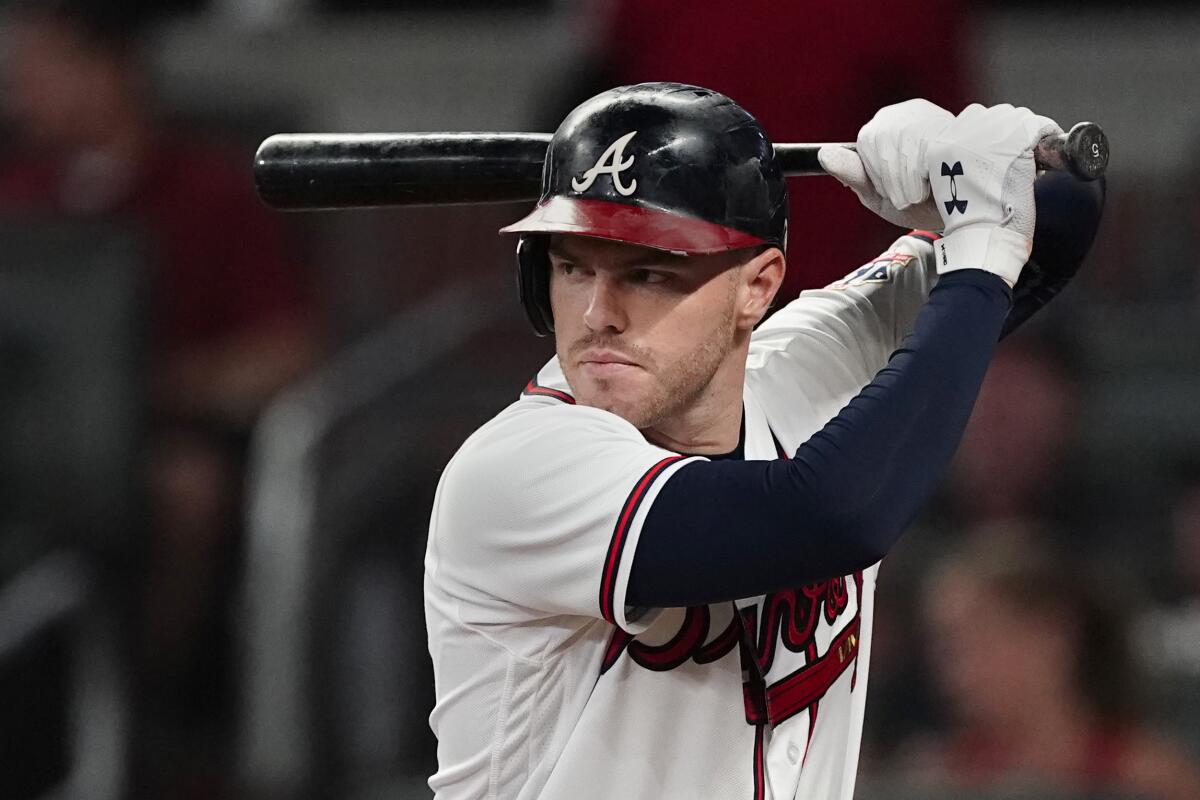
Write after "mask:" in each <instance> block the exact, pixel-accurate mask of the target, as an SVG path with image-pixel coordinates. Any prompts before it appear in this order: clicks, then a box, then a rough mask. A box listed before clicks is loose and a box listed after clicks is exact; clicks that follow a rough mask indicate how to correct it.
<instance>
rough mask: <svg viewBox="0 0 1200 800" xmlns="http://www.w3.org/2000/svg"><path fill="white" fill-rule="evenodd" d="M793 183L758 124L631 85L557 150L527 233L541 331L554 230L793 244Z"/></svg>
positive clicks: (722, 101)
mask: <svg viewBox="0 0 1200 800" xmlns="http://www.w3.org/2000/svg"><path fill="white" fill-rule="evenodd" d="M787 207H788V204H787V186H786V184H785V182H784V179H783V173H782V172H781V171H780V169H779V165H778V164H777V163H776V161H775V150H774V147H773V146H772V145H771V140H770V139H769V138H767V134H766V133H765V132H764V131H763V129H762V126H761V125H759V124H758V120H756V119H754V117H752V116H750V114H749V113H747V112H746V111H745V110H744V109H743V108H742V107H741V106H739V105H738V104H737V103H735V102H733V101H732V100H730V99H729V98H728V97H726V96H725V95H722V94H719V93H717V92H714V91H711V90H709V89H702V88H700V87H698V86H687V85H685V84H680V83H642V84H638V85H636V86H621V87H618V88H616V89H612V90H610V91H607V92H603V93H601V94H598V95H596V96H595V97H593V98H591V99H590V100H587V101H585V102H584V103H583V104H582V105H580V106H579V107H578V108H576V109H575V110H574V111H572V112H571V113H570V114H568V115H567V118H566V119H565V120H563V123H562V124H561V125H559V126H558V130H557V131H555V133H554V136H553V137H552V138H551V140H550V146H549V147H548V148H547V150H546V161H545V163H544V164H543V166H542V195H541V198H540V199H539V200H538V204H537V207H536V208H535V209H534V210H533V212H532V213H531V214H529V215H528V216H527V217H525V218H524V219H522V220H520V221H519V222H517V223H515V224H513V225H509V226H508V227H506V228H502V229H501V230H500V232H501V233H519V234H520V235H521V237H520V239H519V240H518V242H517V273H518V280H519V285H520V290H521V302H522V303H523V304H524V306H525V311H526V313H528V314H529V320H530V321H531V322H532V323H533V327H534V329H535V330H536V331H537V332H538V334H539V335H543V336H544V335H546V334H548V333H551V332H553V330H554V319H553V317H552V315H551V313H550V262H549V257H548V255H547V245H548V243H549V239H550V236H549V234H552V233H572V234H577V235H581V236H593V237H597V238H600V239H611V240H615V241H619V242H627V243H629V244H637V245H643V246H645V247H653V248H657V249H660V250H667V251H670V252H672V253H679V254H685V255H702V254H705V253H717V252H720V251H723V250H734V249H738V248H743V247H755V246H763V245H766V246H774V247H778V248H780V249H781V250H782V249H784V247H785V245H786V239H787Z"/></svg>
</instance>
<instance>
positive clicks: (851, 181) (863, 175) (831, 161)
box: [817, 144, 875, 195]
mask: <svg viewBox="0 0 1200 800" xmlns="http://www.w3.org/2000/svg"><path fill="white" fill-rule="evenodd" d="M817 161H819V162H821V166H822V167H823V168H824V169H825V171H826V172H828V173H829V174H830V175H832V176H833V177H835V178H837V180H838V181H839V182H840V183H841V184H842V185H843V186H846V187H848V188H850V189H853V190H854V192H855V194H858V195H862V194H863V193H864V192H868V193H870V194H875V191H874V187H873V186H872V185H871V179H870V177H868V175H867V171H866V168H865V167H864V166H863V161H862V159H861V158H859V157H858V153H856V152H854V151H853V150H851V149H849V148H846V147H842V146H840V145H836V144H827V145H824V146H822V147H821V149H819V150H817Z"/></svg>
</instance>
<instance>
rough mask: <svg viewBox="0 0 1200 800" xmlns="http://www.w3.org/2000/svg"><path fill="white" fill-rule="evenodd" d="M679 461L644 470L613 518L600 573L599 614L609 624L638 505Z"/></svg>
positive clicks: (674, 458)
mask: <svg viewBox="0 0 1200 800" xmlns="http://www.w3.org/2000/svg"><path fill="white" fill-rule="evenodd" d="M683 458H684V457H683V456H668V457H667V458H664V459H663V460H662V461H659V462H658V463H657V464H655V465H654V466H653V467H651V468H650V469H648V470H646V474H645V475H643V476H642V479H641V480H639V481H638V482H637V485H636V486H635V487H634V488H633V491H632V492H631V493H630V494H629V498H628V499H627V500H626V501H625V506H624V507H623V508H622V509H621V514H620V515H619V516H618V517H617V525H616V527H615V528H613V535H612V541H611V542H610V543H609V545H608V557H607V558H606V559H605V561H604V572H603V574H602V575H601V578H600V615H601V616H602V617H604V618H605V619H606V620H608V621H609V622H611V623H612V624H613V625H616V624H617V618H616V614H615V613H614V609H613V606H614V604H615V601H616V593H617V567H618V566H619V565H620V564H621V552H622V551H623V550H624V549H625V542H626V540H627V539H628V538H629V529H630V527H632V525H633V518H634V516H635V515H636V514H637V510H638V507H639V506H640V505H641V504H642V500H643V499H644V498H645V497H646V490H647V489H649V488H650V485H651V484H652V483H654V480H655V478H657V477H658V476H659V475H661V474H662V471H663V470H664V469H666V468H667V467H668V466H669V465H671V464H674V463H675V462H676V461H680V460H682V459H683Z"/></svg>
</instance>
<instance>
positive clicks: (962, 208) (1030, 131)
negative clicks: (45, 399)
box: [925, 104, 1062, 286]
mask: <svg viewBox="0 0 1200 800" xmlns="http://www.w3.org/2000/svg"><path fill="white" fill-rule="evenodd" d="M1056 133H1062V128H1060V127H1059V126H1058V124H1057V123H1056V122H1054V120H1052V119H1049V118H1047V117H1041V116H1038V115H1037V114H1034V113H1033V112H1032V111H1030V110H1029V109H1027V108H1014V107H1012V106H1010V105H998V106H992V107H991V108H985V107H984V106H981V105H979V104H973V105H970V106H967V108H966V109H964V110H963V112H962V113H961V114H959V115H958V116H957V117H955V118H954V120H953V121H952V122H951V123H950V124H948V125H946V126H945V127H944V128H942V129H941V130H940V131H939V132H938V133H937V135H936V136H935V137H934V139H933V141H932V142H930V143H929V146H928V148H927V152H926V153H925V165H926V169H927V170H928V174H929V181H930V184H931V186H932V187H933V198H934V200H935V207H936V209H937V212H938V214H939V215H940V216H941V218H942V222H943V224H942V230H943V234H942V239H941V240H939V241H938V243H937V251H938V254H937V268H938V272H939V273H945V272H950V271H953V270H958V269H982V270H986V271H987V272H991V273H994V274H996V275H999V276H1000V277H1001V278H1003V279H1004V280H1005V281H1006V282H1007V283H1008V285H1009V286H1014V285H1016V282H1017V278H1018V277H1019V276H1020V274H1021V268H1022V267H1023V266H1024V265H1025V262H1026V261H1028V260H1029V253H1030V251H1031V250H1032V248H1033V226H1034V221H1035V212H1034V202H1033V181H1034V178H1035V177H1036V175H1037V169H1036V167H1035V166H1034V163H1033V147H1034V145H1036V144H1037V143H1038V141H1039V140H1040V139H1041V138H1042V137H1044V136H1047V135H1050V134H1056Z"/></svg>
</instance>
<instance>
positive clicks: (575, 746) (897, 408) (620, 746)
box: [425, 84, 1060, 800]
mask: <svg viewBox="0 0 1200 800" xmlns="http://www.w3.org/2000/svg"><path fill="white" fill-rule="evenodd" d="M1058 132H1060V129H1059V127H1058V126H1057V125H1056V124H1055V123H1054V122H1053V121H1051V120H1049V119H1047V118H1045V117H1040V116H1037V115H1035V114H1033V113H1031V112H1030V111H1028V110H1027V109H1022V108H1013V107H1011V106H997V107H993V108H984V107H982V106H977V105H974V106H970V107H969V108H967V109H966V110H965V111H964V112H962V113H961V114H959V115H958V116H954V115H952V114H950V113H949V112H947V111H945V110H943V109H941V108H938V107H936V106H934V105H932V104H930V103H927V102H924V101H909V102H908V103H903V104H900V105H898V106H891V107H889V108H885V109H884V110H882V111H880V112H879V113H878V114H877V115H876V116H875V118H874V119H873V120H872V121H871V122H870V123H868V124H867V126H866V127H864V128H863V130H862V131H861V132H860V135H859V138H858V142H857V152H855V151H851V150H847V149H841V148H835V147H830V148H826V149H825V150H823V151H822V153H821V160H822V163H823V164H824V166H825V167H826V169H827V170H828V171H829V172H831V173H832V174H834V175H835V176H836V177H838V178H839V179H840V180H841V181H842V182H843V183H845V184H847V185H848V186H850V187H851V188H852V189H854V191H856V192H857V193H858V194H859V196H860V198H862V200H863V202H864V203H865V204H866V205H868V207H870V208H872V209H873V210H874V211H876V212H877V213H879V214H881V215H882V216H884V217H885V218H887V219H890V220H892V221H895V222H898V223H901V224H904V225H906V226H912V225H914V224H918V225H920V226H928V227H932V228H934V229H936V230H940V231H941V232H942V233H941V235H940V236H935V235H933V234H927V233H919V232H914V233H911V234H909V235H905V236H902V237H900V238H899V239H898V240H897V241H896V242H895V244H894V245H893V246H892V247H891V248H890V249H889V250H888V252H886V253H885V254H883V255H882V256H880V257H879V258H877V259H875V260H873V261H871V262H870V263H868V264H867V265H865V266H863V267H862V268H861V269H858V270H856V271H854V272H852V273H851V274H850V275H849V276H847V277H846V278H845V279H844V280H843V281H841V282H839V283H836V284H834V285H832V286H830V287H828V288H826V289H824V290H819V291H810V292H805V293H804V294H802V295H801V296H800V297H799V298H798V299H797V300H795V301H793V302H792V303H789V304H788V305H786V306H784V307H783V308H781V309H779V310H778V311H777V312H776V313H775V314H774V315H773V316H772V317H771V318H770V319H769V320H767V321H766V322H765V323H763V324H762V325H759V323H760V321H762V320H763V318H764V317H765V315H766V314H767V311H768V309H769V307H770V306H771V303H772V300H773V298H774V295H775V292H776V290H777V289H778V287H779V285H780V282H781V281H782V279H783V275H784V269H785V256H784V251H785V245H786V242H785V240H786V209H787V192H786V188H785V184H784V180H783V178H782V176H781V174H780V172H779V169H778V166H777V164H776V162H775V160H774V156H773V149H772V145H771V142H770V140H769V139H768V138H767V136H766V134H765V133H764V132H763V130H762V128H761V127H760V126H759V125H758V123H757V122H756V121H755V119H754V118H753V117H752V116H750V115H749V114H748V113H747V112H746V111H744V110H743V109H742V108H740V107H739V106H738V105H737V104H735V103H734V102H733V101H731V100H730V99H728V98H726V97H724V96H722V95H720V94H717V93H715V92H712V91H708V90H705V89H701V88H698V87H694V86H684V85H679V84H642V85H638V86H633V87H622V88H619V89H615V90H612V91H609V92H605V93H603V94H600V95H598V96H596V97H594V98H592V99H591V100H589V101H587V102H585V103H584V104H582V105H581V106H579V107H578V108H577V109H575V110H574V111H573V112H572V113H571V114H570V115H569V116H568V117H567V118H566V120H565V121H564V122H563V123H562V125H561V126H560V127H559V128H558V130H557V132H556V133H555V134H554V137H553V139H552V141H551V143H550V147H549V150H548V152H547V155H546V162H545V167H544V173H543V193H542V197H541V200H540V201H539V203H538V205H537V207H536V208H535V210H534V211H533V212H532V213H531V214H530V215H529V216H527V217H526V218H524V219H522V220H521V221H519V222H517V223H516V224H514V225H511V226H509V227H508V228H506V229H504V232H507V233H515V234H518V235H519V240H518V247H517V260H518V269H519V276H520V281H521V293H522V300H523V302H524V305H525V307H526V309H527V311H528V313H529V316H530V319H531V321H532V323H533V325H534V327H535V328H536V329H537V330H538V331H539V332H540V333H543V334H551V333H552V334H553V335H554V337H555V344H556V357H555V358H554V359H552V360H551V361H550V362H549V363H548V364H546V366H545V367H544V368H543V369H542V370H541V371H540V372H539V373H538V374H537V376H536V377H535V378H534V379H533V380H531V381H529V383H528V385H527V386H526V388H525V391H524V393H523V394H522V396H521V398H520V399H519V400H517V401H516V402H515V403H513V404H512V405H510V406H509V407H508V408H506V409H504V410H503V411H501V412H500V413H499V414H498V415H497V416H496V417H495V418H493V419H492V420H491V421H490V422H488V423H487V424H485V425H484V426H483V427H482V428H480V429H479V430H478V431H476V432H475V434H473V435H472V436H471V437H470V438H469V439H468V440H467V441H466V443H464V444H463V446H462V448H461V449H460V450H459V451H458V453H457V454H456V455H455V456H454V458H453V459H452V460H451V461H450V463H449V465H448V466H447V467H446V470H445V473H444V474H443V476H442V480H441V483H440V485H439V487H438V492H437V496H436V499H435V501H434V508H433V513H432V518H431V521H430V533H429V545H428V552H427V555H426V560H425V610H426V618H427V624H428V629H429V648H430V653H431V655H432V658H433V664H434V670H435V679H436V694H437V705H436V708H435V709H434V711H433V713H432V715H431V717H430V724H431V726H432V728H433V730H434V733H435V734H436V735H437V737H438V740H439V745H438V761H439V769H438V771H437V773H436V774H435V775H434V776H433V777H432V778H431V779H430V785H431V786H432V788H433V789H434V790H435V792H436V793H437V796H438V797H441V798H468V797H470V798H479V797H487V798H534V797H542V798H570V799H571V800H585V799H586V798H698V797H715V798H754V800H762V799H763V798H844V799H845V800H849V798H850V797H851V796H852V794H853V788H854V779H855V771H856V765H857V758H858V749H859V740H860V735H861V730H862V721H863V707H864V697H865V692H866V685H867V670H868V660H869V658H868V657H869V653H870V642H871V621H872V598H873V594H874V586H875V577H876V572H877V570H878V562H879V560H880V559H881V558H882V557H883V556H884V554H885V553H887V551H888V549H889V547H891V545H892V543H893V542H894V541H895V540H896V539H897V537H898V536H899V534H900V533H901V531H902V530H903V529H904V527H905V525H906V524H907V523H908V522H909V520H910V519H911V518H912V517H913V515H914V514H915V513H916V512H917V510H918V509H919V508H920V507H921V505H922V504H923V503H924V502H925V500H926V499H927V498H928V497H929V495H930V494H931V492H932V491H933V489H934V487H935V486H936V485H937V483H938V481H939V479H940V477H941V475H942V472H943V470H944V468H945V466H946V464H947V462H948V461H949V459H950V456H951V454H952V453H953V452H954V449H955V447H956V446H957V443H958V441H959V438H960V436H961V433H962V430H963V427H964V425H965V423H966V420H967V417H968V415H969V413H970V411H971V406H972V404H973V402H974V399H975V396H976V393H977V391H978V388H979V384H980V382H981V380H982V377H983V374H984V372H985V370H986V368H987V365H988V361H989V359H990V357H991V354H992V352H993V349H994V347H995V346H996V342H997V339H998V338H999V336H1000V335H1001V332H1002V330H1004V328H1005V326H1006V320H1007V324H1008V325H1009V326H1011V325H1012V324H1015V323H1014V319H1015V317H1014V316H1013V314H1017V313H1020V314H1025V315H1027V313H1028V311H1029V310H1030V309H1032V308H1033V307H1036V305H1039V304H1040V303H1042V302H1045V299H1046V297H1047V296H1048V295H1049V294H1052V293H1053V290H1054V288H1056V287H1053V286H1052V287H1051V289H1050V290H1049V291H1039V292H1032V294H1034V295H1036V299H1034V300H1031V301H1028V302H1026V301H1027V300H1028V298H1029V296H1030V295H1031V291H1030V290H1029V286H1031V285H1032V284H1033V283H1036V281H1030V280H1026V281H1025V282H1023V283H1021V284H1020V285H1018V281H1019V280H1020V279H1021V275H1022V269H1023V267H1024V266H1025V265H1026V262H1027V261H1029V260H1030V252H1031V247H1032V239H1033V233H1034V221H1035V220H1034V180H1035V167H1034V162H1033V157H1032V153H1031V148H1032V147H1033V146H1034V144H1035V143H1036V142H1037V141H1038V140H1039V139H1040V138H1041V137H1043V136H1045V135H1047V134H1052V133H1058ZM803 259H804V251H803V243H800V244H799V245H797V244H795V243H794V244H793V248H792V260H793V263H794V264H799V268H800V269H803ZM1047 272H1048V271H1044V270H1043V271H1040V272H1039V275H1044V274H1046V273H1047ZM1039 280H1043V284H1040V285H1042V287H1043V288H1044V283H1045V281H1044V279H1043V278H1041V277H1039ZM1014 286H1018V292H1017V295H1018V300H1019V303H1018V307H1017V309H1016V310H1014V305H1013V297H1014V292H1013V287H1014ZM1022 309H1023V310H1022ZM1017 321H1019V320H1017Z"/></svg>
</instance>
